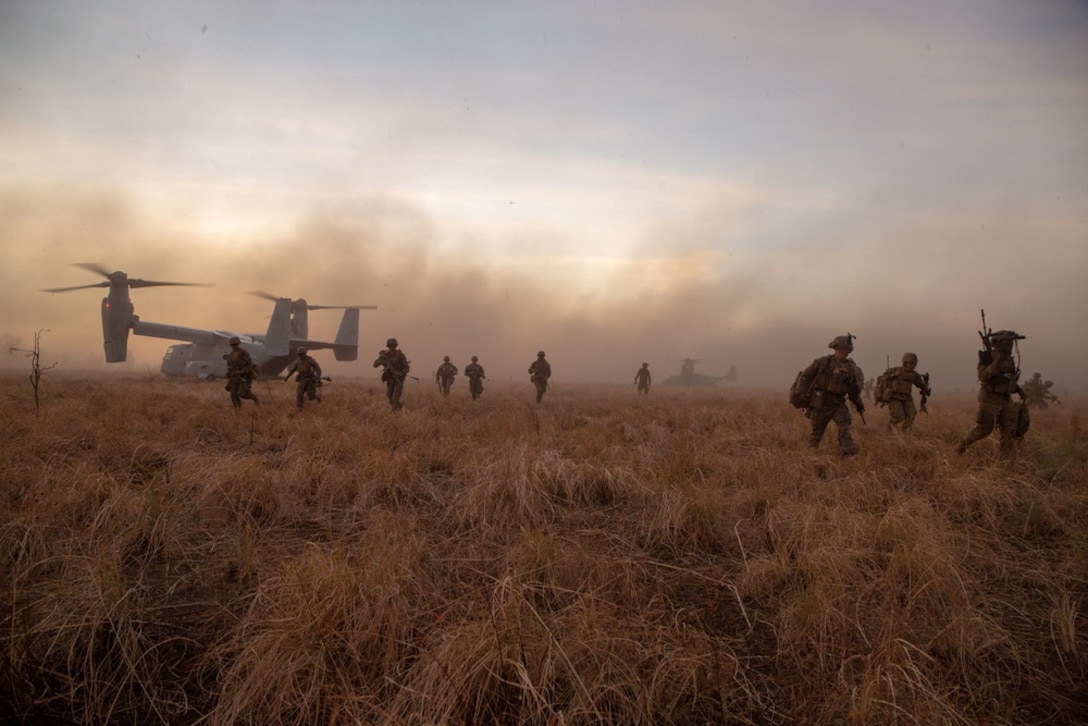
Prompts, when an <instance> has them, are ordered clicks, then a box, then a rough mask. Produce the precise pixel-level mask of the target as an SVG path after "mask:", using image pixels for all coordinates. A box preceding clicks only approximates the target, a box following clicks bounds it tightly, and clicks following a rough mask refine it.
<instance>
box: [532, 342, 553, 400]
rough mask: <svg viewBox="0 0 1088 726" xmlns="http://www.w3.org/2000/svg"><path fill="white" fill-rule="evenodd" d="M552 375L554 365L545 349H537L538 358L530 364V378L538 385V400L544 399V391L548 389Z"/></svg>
mask: <svg viewBox="0 0 1088 726" xmlns="http://www.w3.org/2000/svg"><path fill="white" fill-rule="evenodd" d="M551 377H552V366H551V364H550V363H548V361H547V359H546V358H545V357H544V351H542V350H541V351H537V354H536V360H534V361H533V362H532V363H531V364H530V365H529V380H530V381H532V383H533V385H534V386H535V387H536V402H537V403H540V402H541V401H543V400H544V391H546V390H548V379H550V378H551Z"/></svg>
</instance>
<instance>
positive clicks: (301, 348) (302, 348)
mask: <svg viewBox="0 0 1088 726" xmlns="http://www.w3.org/2000/svg"><path fill="white" fill-rule="evenodd" d="M298 354H299V355H306V347H305V346H302V345H300V346H299V347H298Z"/></svg>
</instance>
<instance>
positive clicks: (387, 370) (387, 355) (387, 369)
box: [374, 338, 412, 411]
mask: <svg viewBox="0 0 1088 726" xmlns="http://www.w3.org/2000/svg"><path fill="white" fill-rule="evenodd" d="M385 345H386V348H385V350H383V351H380V352H379V353H378V357H377V359H376V360H375V361H374V367H375V368H377V367H378V366H381V367H382V381H383V382H384V383H385V395H386V398H388V399H389V405H390V406H392V407H393V410H394V411H399V410H401V408H403V404H401V402H400V397H401V394H403V393H404V379H405V378H407V377H408V371H410V370H411V367H412V366H411V363H410V362H409V361H408V358H407V356H405V355H404V352H403V351H401V350H398V349H397V339H396V338H390V339H389V340H387V341H385Z"/></svg>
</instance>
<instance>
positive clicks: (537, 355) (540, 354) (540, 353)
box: [536, 350, 544, 358]
mask: <svg viewBox="0 0 1088 726" xmlns="http://www.w3.org/2000/svg"><path fill="white" fill-rule="evenodd" d="M536 357H537V358H543V357H544V351H542V350H538V351H537V352H536Z"/></svg>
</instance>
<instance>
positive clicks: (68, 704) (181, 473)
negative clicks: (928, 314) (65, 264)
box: [0, 372, 1088, 725]
mask: <svg viewBox="0 0 1088 726" xmlns="http://www.w3.org/2000/svg"><path fill="white" fill-rule="evenodd" d="M785 387H786V384H784V386H783V388H785ZM255 388H256V390H257V392H258V393H259V394H260V395H261V396H262V405H261V406H260V407H259V408H255V407H253V406H252V404H251V403H250V402H248V401H247V402H245V404H244V405H245V407H244V408H243V410H242V411H241V413H237V414H236V413H235V412H234V411H233V410H232V409H231V406H230V403H229V401H228V399H227V394H226V393H225V392H224V391H223V387H222V385H219V384H214V383H199V382H195V381H168V380H165V379H161V378H158V377H145V378H130V379H129V378H126V379H117V378H86V379H79V378H74V377H66V376H63V375H60V374H58V373H56V372H52V373H51V374H49V375H47V376H46V377H45V379H44V380H43V381H42V400H41V404H42V408H41V413H40V416H38V417H35V415H34V405H33V399H32V390H31V387H30V384H29V383H28V381H27V380H26V378H25V376H7V377H5V378H2V379H0V401H2V402H3V405H2V408H0V412H2V416H3V429H4V436H3V439H2V443H0V452H2V456H0V474H2V478H0V557H2V558H3V559H2V561H0V598H2V601H0V678H2V681H0V709H2V710H3V713H2V715H3V716H4V717H5V718H7V719H8V720H9V721H11V722H20V720H21V719H26V720H27V721H28V722H47V721H48V722H57V721H63V720H68V721H72V722H79V723H96V724H97V723H105V722H119V723H159V722H161V723H192V722H194V721H201V722H203V723H209V724H236V723H253V724H262V725H265V724H271V723H302V724H339V723H380V724H420V725H422V724H439V723H451V724H462V723H464V724H491V723H510V724H514V723H516V724H541V725H544V724H590V723H593V724H597V723H614V724H705V723H726V724H844V723H846V724H900V723H902V724H911V723H918V724H935V723H945V724H976V723H979V724H982V723H984V724H1042V723H1054V724H1066V723H1073V722H1083V720H1084V718H1085V714H1086V713H1088V685H1086V684H1088V678H1086V675H1088V673H1086V671H1088V623H1086V619H1085V618H1086V616H1085V606H1086V603H1088V483H1086V482H1088V432H1085V431H1084V429H1083V426H1082V423H1083V415H1084V413H1085V410H1086V402H1084V401H1067V402H1066V405H1065V406H1063V407H1060V408H1051V409H1050V410H1047V411H1045V412H1039V413H1036V414H1035V416H1034V418H1033V422H1032V430H1031V432H1030V433H1029V434H1028V437H1027V439H1026V440H1025V441H1024V443H1023V444H1022V445H1021V447H1020V449H1019V451H1018V454H1017V457H1016V458H1015V459H1014V460H1012V461H1001V460H999V459H997V458H996V441H995V440H989V441H982V442H979V443H978V444H976V445H975V446H974V447H973V448H972V449H970V450H969V451H968V452H967V454H966V455H963V456H959V455H957V454H955V453H954V450H953V446H954V443H955V442H956V441H957V440H958V439H959V437H960V436H961V435H962V433H963V432H964V431H965V430H966V429H967V428H969V427H970V425H971V423H972V419H973V414H974V403H973V400H972V398H969V397H967V396H962V397H959V398H956V399H954V400H948V399H945V398H942V397H941V396H940V395H939V393H938V396H937V398H935V399H934V400H933V401H931V402H930V409H931V413H930V414H929V415H921V416H920V417H919V420H918V422H917V424H916V427H915V432H914V433H913V434H912V435H909V436H906V437H904V436H902V435H900V434H898V433H897V432H889V431H887V430H886V428H885V422H886V420H887V412H886V411H884V410H880V409H876V408H874V407H870V409H869V411H868V412H867V417H868V419H869V423H868V426H861V425H860V422H859V421H857V420H856V416H855V431H856V433H857V438H858V442H859V445H860V447H861V452H860V454H859V455H858V456H857V457H854V458H852V459H847V460H841V459H840V458H839V457H838V455H837V453H836V451H835V447H834V425H832V427H831V428H830V429H829V434H828V436H826V437H825V440H824V443H823V446H822V447H821V449H820V450H818V451H812V450H810V449H809V448H807V446H806V445H805V439H806V434H807V426H806V424H807V421H806V420H805V419H804V418H803V416H802V415H801V413H800V412H798V411H796V410H794V409H792V408H789V407H788V405H787V404H786V403H785V391H784V390H783V391H781V392H776V393H773V394H772V393H758V392H746V391H742V390H735V389H730V388H716V389H712V390H710V391H694V390H687V391H685V390H668V389H665V388H662V387H655V388H654V390H653V392H652V394H651V395H650V397H649V398H648V399H645V398H644V399H639V398H637V397H636V396H635V394H634V388H633V387H615V388H611V387H590V386H582V387H578V386H560V387H557V389H556V390H555V391H553V392H551V393H549V394H548V396H547V397H546V398H545V401H544V404H543V405H542V406H539V407H538V406H536V405H534V404H533V403H532V389H531V386H530V384H528V383H525V384H519V385H513V384H505V385H504V384H493V385H490V386H489V387H488V390H487V391H485V393H484V397H483V398H482V399H481V400H480V401H477V402H475V403H473V402H472V401H470V400H468V392H467V386H466V384H465V383H464V381H463V379H459V381H458V384H457V386H456V387H455V389H454V394H453V395H452V396H451V397H450V398H449V399H448V400H447V399H442V398H441V397H440V396H439V395H438V392H437V391H436V390H435V389H434V387H433V386H428V385H422V384H412V385H410V386H409V387H408V389H407V390H406V394H405V405H406V410H405V411H403V412H402V413H399V414H394V413H392V412H391V411H390V410H389V406H388V404H387V402H386V401H385V398H384V393H383V392H382V391H380V390H379V389H378V388H377V387H376V386H373V385H371V384H369V383H363V382H358V383H343V382H340V381H337V382H335V383H334V384H333V385H331V386H328V387H327V388H326V391H325V400H324V402H323V403H322V404H320V406H318V405H313V404H308V405H307V407H306V409H305V410H304V411H302V412H301V413H298V412H296V411H295V410H294V384H284V383H282V382H280V381H272V382H260V383H258V384H257V385H256V387H255Z"/></svg>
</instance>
